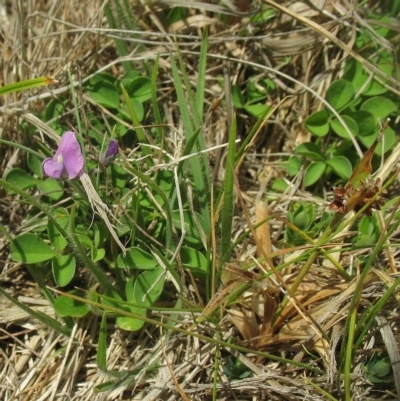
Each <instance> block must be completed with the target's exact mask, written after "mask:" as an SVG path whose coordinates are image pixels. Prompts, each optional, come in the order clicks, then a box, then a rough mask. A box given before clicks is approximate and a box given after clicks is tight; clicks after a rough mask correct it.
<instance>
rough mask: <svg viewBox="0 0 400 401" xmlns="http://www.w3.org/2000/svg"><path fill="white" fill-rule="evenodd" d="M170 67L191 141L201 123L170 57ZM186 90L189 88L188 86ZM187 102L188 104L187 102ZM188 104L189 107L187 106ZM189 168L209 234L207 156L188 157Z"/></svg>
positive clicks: (199, 140)
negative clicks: (195, 122) (195, 121)
mask: <svg viewBox="0 0 400 401" xmlns="http://www.w3.org/2000/svg"><path fill="white" fill-rule="evenodd" d="M171 68H172V75H173V78H174V84H175V90H176V94H177V97H178V104H179V111H180V115H181V119H182V123H183V129H184V132H185V137H186V141H187V142H189V141H191V138H192V136H193V135H196V131H197V130H198V129H200V128H201V125H200V124H199V122H198V121H197V125H194V121H193V120H192V117H193V119H194V120H198V119H196V117H195V115H196V114H197V111H196V108H195V104H194V102H193V101H192V102H190V100H189V101H188V100H187V98H186V96H185V92H184V90H183V85H182V80H181V77H180V75H179V72H178V68H177V66H176V62H175V60H174V58H173V57H171ZM182 74H183V75H184V76H185V75H186V72H185V71H184V70H183V71H182ZM188 92H191V91H190V88H188ZM188 97H189V99H192V100H193V95H190V94H189V93H188ZM188 103H189V104H188ZM189 105H190V106H191V107H189ZM195 144H196V149H195V150H203V149H204V148H205V143H204V138H203V135H202V133H201V132H200V133H199V135H198V137H197V141H195ZM190 170H191V178H192V179H193V181H194V191H195V195H196V200H197V206H198V208H199V210H200V214H201V215H202V217H203V219H204V221H205V232H206V235H207V236H209V235H210V232H211V219H210V208H209V206H210V175H209V171H208V158H207V156H206V155H205V154H199V155H196V156H193V157H192V158H190Z"/></svg>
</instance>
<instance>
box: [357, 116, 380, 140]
mask: <svg viewBox="0 0 400 401" xmlns="http://www.w3.org/2000/svg"><path fill="white" fill-rule="evenodd" d="M351 117H352V118H353V120H354V121H355V122H356V123H357V125H358V133H359V136H360V137H361V136H364V135H371V134H373V133H377V132H378V131H379V124H378V121H377V120H376V118H375V117H374V116H373V114H372V113H370V112H368V111H363V110H359V111H356V112H354V113H352V114H351Z"/></svg>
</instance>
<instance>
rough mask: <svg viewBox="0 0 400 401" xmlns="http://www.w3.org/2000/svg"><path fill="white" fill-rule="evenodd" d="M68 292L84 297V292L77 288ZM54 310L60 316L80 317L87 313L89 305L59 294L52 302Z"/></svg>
mask: <svg viewBox="0 0 400 401" xmlns="http://www.w3.org/2000/svg"><path fill="white" fill-rule="evenodd" d="M68 294H71V295H75V296H78V297H81V298H84V297H85V294H84V293H83V292H82V291H79V290H72V291H68ZM54 310H55V311H56V313H57V314H58V315H59V316H61V317H65V316H71V317H82V316H85V315H86V314H88V313H89V311H90V307H89V305H88V304H85V303H83V302H81V301H77V300H75V299H72V298H70V297H68V296H67V295H61V296H60V297H59V298H57V299H56V300H55V302H54Z"/></svg>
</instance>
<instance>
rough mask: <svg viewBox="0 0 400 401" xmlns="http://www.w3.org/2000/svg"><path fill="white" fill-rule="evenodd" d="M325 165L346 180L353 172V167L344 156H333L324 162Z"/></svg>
mask: <svg viewBox="0 0 400 401" xmlns="http://www.w3.org/2000/svg"><path fill="white" fill-rule="evenodd" d="M326 164H327V165H328V166H329V167H331V168H332V170H333V171H334V172H335V173H336V174H337V175H338V176H339V177H340V178H343V179H345V180H348V179H349V178H350V176H351V173H352V172H353V167H352V165H351V163H350V161H349V159H347V157H344V156H335V157H332V158H331V159H329V160H327V161H326Z"/></svg>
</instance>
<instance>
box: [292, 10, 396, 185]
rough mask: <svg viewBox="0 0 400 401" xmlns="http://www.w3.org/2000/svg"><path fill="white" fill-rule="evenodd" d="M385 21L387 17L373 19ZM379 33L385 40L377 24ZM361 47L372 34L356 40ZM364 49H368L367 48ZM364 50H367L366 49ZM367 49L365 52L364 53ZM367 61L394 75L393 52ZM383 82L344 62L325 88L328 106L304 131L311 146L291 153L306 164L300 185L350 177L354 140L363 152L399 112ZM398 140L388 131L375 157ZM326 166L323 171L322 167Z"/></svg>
mask: <svg viewBox="0 0 400 401" xmlns="http://www.w3.org/2000/svg"><path fill="white" fill-rule="evenodd" d="M376 18H377V20H380V21H382V22H384V21H386V19H387V18H386V17H381V16H376ZM376 32H377V34H379V35H382V36H384V37H387V36H388V35H389V34H390V30H389V29H383V28H382V27H379V26H376ZM357 43H358V45H359V46H360V47H361V44H362V46H363V47H364V46H367V44H368V46H370V45H371V36H370V32H367V31H364V30H362V31H361V33H360V34H359V36H358V37H357ZM367 49H368V47H367ZM364 51H365V49H364ZM368 52H369V49H368V50H366V53H367V55H368ZM370 61H371V62H372V63H374V64H375V65H376V66H377V67H378V68H379V69H381V70H382V71H384V72H386V73H387V74H388V75H389V76H393V74H394V66H395V64H396V60H395V59H394V56H393V54H392V53H390V52H389V51H387V50H383V51H381V52H379V53H375V52H371V55H370ZM385 84H387V82H385V80H384V79H377V78H375V77H371V76H370V74H369V73H367V72H366V71H365V70H364V68H363V67H362V65H361V63H360V62H358V61H356V60H354V59H348V60H347V62H346V65H345V68H344V74H343V77H342V78H341V79H338V80H336V81H334V82H332V84H331V85H330V86H329V88H328V89H327V91H326V95H325V100H326V101H327V103H328V104H329V105H330V107H326V108H324V109H323V110H319V111H316V112H314V113H312V114H311V115H309V117H308V118H307V119H306V121H305V127H306V128H307V130H308V131H309V132H310V134H311V135H312V136H313V140H312V142H311V143H303V144H301V145H299V147H298V148H297V149H296V150H295V154H297V155H301V156H302V157H303V158H304V159H305V161H306V162H308V163H309V165H308V167H307V168H306V170H305V175H304V181H303V183H304V185H305V186H306V187H307V186H313V185H315V184H317V183H318V182H323V181H324V180H330V181H332V180H338V179H340V180H346V179H348V178H349V176H350V175H351V167H352V166H353V167H354V161H355V157H356V154H355V152H354V151H351V150H350V149H351V147H353V145H352V141H354V140H356V141H357V142H359V143H360V144H361V145H362V146H363V147H364V148H365V149H368V148H369V147H370V146H371V145H372V144H373V142H374V141H375V139H376V137H377V134H378V133H379V130H380V127H381V124H382V123H383V122H384V121H385V120H386V119H387V118H388V117H390V116H396V115H397V113H398V111H399V109H400V101H399V99H397V98H395V97H393V95H392V93H391V92H390V91H389V90H388V87H387V85H385ZM395 143H396V136H395V133H394V130H393V129H392V128H391V127H388V129H387V130H386V131H385V134H384V137H383V140H382V142H381V143H379V144H378V146H377V147H376V149H375V154H376V155H377V156H381V155H383V154H384V153H385V152H387V151H389V150H391V149H392V148H393V147H394V145H395ZM324 165H325V168H324ZM288 167H289V169H288V173H289V174H290V175H295V174H297V173H298V172H299V171H300V166H299V168H298V169H297V171H296V169H295V168H294V165H293V164H290V165H288Z"/></svg>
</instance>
